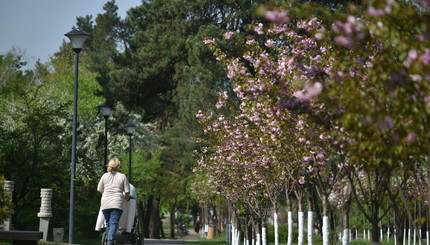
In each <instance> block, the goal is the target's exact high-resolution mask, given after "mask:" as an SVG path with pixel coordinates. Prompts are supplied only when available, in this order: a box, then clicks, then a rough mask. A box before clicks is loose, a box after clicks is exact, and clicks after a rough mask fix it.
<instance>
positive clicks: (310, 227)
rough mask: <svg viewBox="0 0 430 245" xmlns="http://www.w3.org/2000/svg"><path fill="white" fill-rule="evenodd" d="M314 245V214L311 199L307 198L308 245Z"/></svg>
mask: <svg viewBox="0 0 430 245" xmlns="http://www.w3.org/2000/svg"><path fill="white" fill-rule="evenodd" d="M313 244H314V212H313V206H312V202H311V199H310V198H308V245H313Z"/></svg>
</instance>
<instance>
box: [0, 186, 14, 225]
mask: <svg viewBox="0 0 430 245" xmlns="http://www.w3.org/2000/svg"><path fill="white" fill-rule="evenodd" d="M14 186H15V185H14V182H13V181H11V180H5V182H4V186H3V188H4V191H5V192H6V193H8V194H9V195H10V197H11V200H12V193H13V189H14ZM12 214H13V209H12V208H11V209H10V210H9V217H8V218H6V219H5V220H4V221H3V229H4V230H6V231H9V230H12Z"/></svg>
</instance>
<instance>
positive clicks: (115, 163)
mask: <svg viewBox="0 0 430 245" xmlns="http://www.w3.org/2000/svg"><path fill="white" fill-rule="evenodd" d="M120 166H121V162H120V161H119V159H118V158H116V157H115V158H112V159H111V160H110V161H109V164H108V172H109V173H112V172H113V171H118V170H119V167H120Z"/></svg>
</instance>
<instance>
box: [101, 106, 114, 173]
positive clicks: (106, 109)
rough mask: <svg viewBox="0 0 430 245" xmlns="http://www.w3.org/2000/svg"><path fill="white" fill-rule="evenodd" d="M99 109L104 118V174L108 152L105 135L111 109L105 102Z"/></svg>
mask: <svg viewBox="0 0 430 245" xmlns="http://www.w3.org/2000/svg"><path fill="white" fill-rule="evenodd" d="M99 107H100V108H101V109H102V114H103V117H104V118H105V152H104V154H105V159H104V160H105V161H104V165H103V166H104V168H103V170H104V172H106V171H107V161H108V160H107V155H108V150H107V146H108V137H107V136H108V135H107V133H108V118H109V116H110V112H111V110H112V109H111V108H110V106H109V104H107V103H106V102H104V103H102V104H100V105H99Z"/></svg>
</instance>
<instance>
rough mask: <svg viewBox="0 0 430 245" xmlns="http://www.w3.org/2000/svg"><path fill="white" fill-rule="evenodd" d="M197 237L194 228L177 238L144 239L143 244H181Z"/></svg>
mask: <svg viewBox="0 0 430 245" xmlns="http://www.w3.org/2000/svg"><path fill="white" fill-rule="evenodd" d="M198 238H199V234H197V233H196V232H195V231H194V230H189V231H188V235H186V236H183V237H180V238H178V239H145V242H144V243H145V245H182V244H184V241H193V240H197V239H198Z"/></svg>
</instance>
